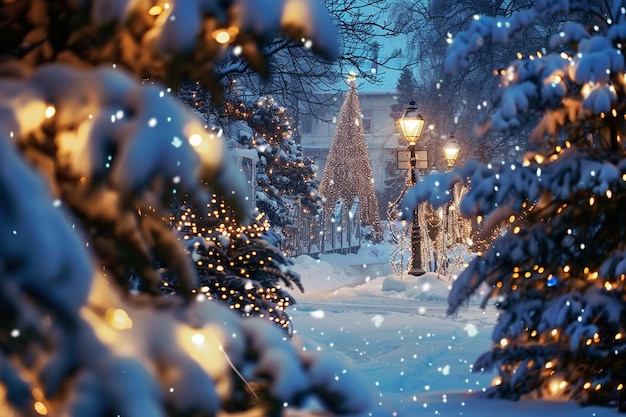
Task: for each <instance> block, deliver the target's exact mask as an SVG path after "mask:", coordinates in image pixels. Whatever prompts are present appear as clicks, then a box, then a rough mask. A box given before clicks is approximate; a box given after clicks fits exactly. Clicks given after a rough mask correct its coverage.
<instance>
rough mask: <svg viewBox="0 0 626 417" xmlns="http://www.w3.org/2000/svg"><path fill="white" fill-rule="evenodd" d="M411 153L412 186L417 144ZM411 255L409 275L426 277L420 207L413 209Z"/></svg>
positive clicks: (413, 183)
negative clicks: (423, 266) (423, 265)
mask: <svg viewBox="0 0 626 417" xmlns="http://www.w3.org/2000/svg"><path fill="white" fill-rule="evenodd" d="M409 151H410V160H409V162H410V164H411V185H415V184H416V183H417V178H416V174H415V171H416V165H417V158H416V156H415V143H411V144H409ZM411 254H412V262H411V269H410V270H409V274H411V275H415V276H420V275H424V268H422V230H421V228H420V222H419V207H418V206H415V208H414V209H413V221H412V222H411Z"/></svg>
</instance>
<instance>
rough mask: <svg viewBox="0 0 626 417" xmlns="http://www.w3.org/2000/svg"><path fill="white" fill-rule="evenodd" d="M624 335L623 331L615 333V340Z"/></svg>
mask: <svg viewBox="0 0 626 417" xmlns="http://www.w3.org/2000/svg"><path fill="white" fill-rule="evenodd" d="M622 337H624V335H623V334H621V333H618V334H616V335H615V340H620V339H621V338H622Z"/></svg>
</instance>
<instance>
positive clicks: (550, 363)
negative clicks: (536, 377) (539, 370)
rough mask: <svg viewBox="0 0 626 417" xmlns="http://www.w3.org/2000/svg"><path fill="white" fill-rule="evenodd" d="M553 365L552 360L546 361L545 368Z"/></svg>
mask: <svg viewBox="0 0 626 417" xmlns="http://www.w3.org/2000/svg"><path fill="white" fill-rule="evenodd" d="M553 366H554V363H553V362H552V361H548V362H546V369H551V368H552V367H553Z"/></svg>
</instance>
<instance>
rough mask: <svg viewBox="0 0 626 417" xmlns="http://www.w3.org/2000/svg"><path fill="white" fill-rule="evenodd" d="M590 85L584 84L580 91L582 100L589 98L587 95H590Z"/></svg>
mask: <svg viewBox="0 0 626 417" xmlns="http://www.w3.org/2000/svg"><path fill="white" fill-rule="evenodd" d="M591 89H592V87H591V85H590V84H589V83H587V84H585V85H584V86H583V88H582V89H581V91H580V93H581V94H582V96H583V98H587V97H589V93H591Z"/></svg>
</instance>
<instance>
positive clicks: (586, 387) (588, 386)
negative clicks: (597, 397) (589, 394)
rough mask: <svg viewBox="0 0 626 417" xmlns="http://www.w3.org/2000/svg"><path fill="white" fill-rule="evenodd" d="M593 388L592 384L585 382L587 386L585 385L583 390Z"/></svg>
mask: <svg viewBox="0 0 626 417" xmlns="http://www.w3.org/2000/svg"><path fill="white" fill-rule="evenodd" d="M589 388H591V382H585V384H584V385H583V389H589Z"/></svg>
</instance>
